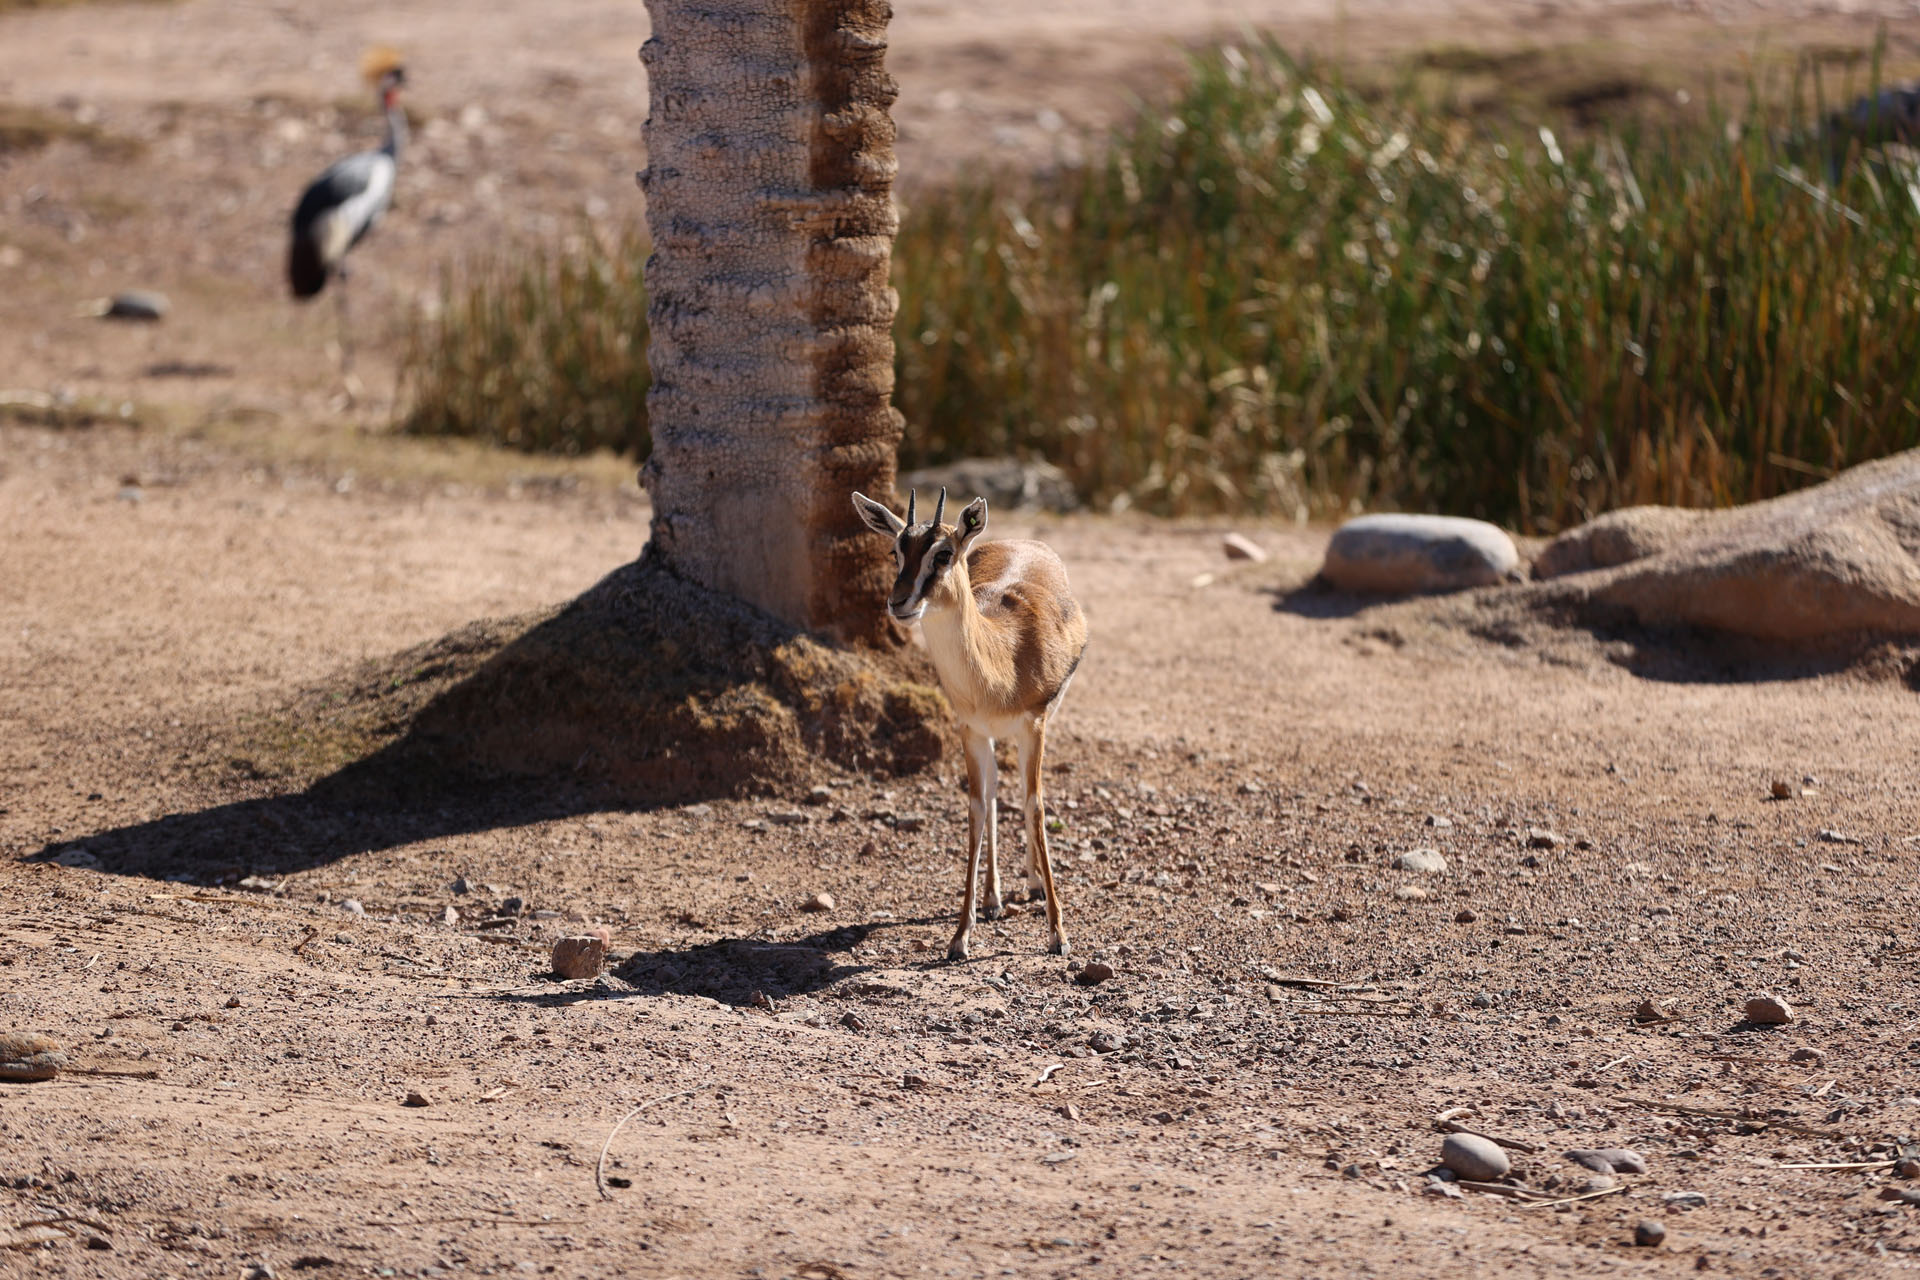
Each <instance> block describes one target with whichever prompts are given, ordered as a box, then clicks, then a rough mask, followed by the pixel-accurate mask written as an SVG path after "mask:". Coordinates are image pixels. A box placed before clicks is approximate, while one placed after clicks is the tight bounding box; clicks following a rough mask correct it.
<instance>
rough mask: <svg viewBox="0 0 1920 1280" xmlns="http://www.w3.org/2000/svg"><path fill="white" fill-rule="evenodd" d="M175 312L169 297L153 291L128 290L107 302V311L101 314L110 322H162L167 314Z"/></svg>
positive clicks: (115, 295)
mask: <svg viewBox="0 0 1920 1280" xmlns="http://www.w3.org/2000/svg"><path fill="white" fill-rule="evenodd" d="M171 310H173V304H172V303H171V302H169V301H168V300H167V295H166V294H164V293H157V292H155V291H154V290H152V289H128V290H127V291H125V292H124V293H116V294H114V295H113V297H112V298H111V299H110V300H109V301H108V302H107V306H106V310H104V311H102V312H101V313H100V314H101V315H103V316H106V317H107V318H108V319H110V320H162V319H165V318H166V314H167V312H169V311H171Z"/></svg>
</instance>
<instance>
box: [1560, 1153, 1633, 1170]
mask: <svg viewBox="0 0 1920 1280" xmlns="http://www.w3.org/2000/svg"><path fill="white" fill-rule="evenodd" d="M1566 1154H1567V1159H1569V1160H1571V1161H1573V1162H1574V1163H1575V1164H1577V1165H1579V1166H1580V1167H1581V1168H1582V1169H1591V1170H1593V1171H1594V1172H1595V1173H1645V1172H1646V1171H1647V1162H1646V1160H1645V1159H1644V1158H1643V1157H1642V1156H1641V1155H1640V1153H1639V1152H1637V1151H1629V1150H1627V1149H1626V1148H1625V1147H1607V1148H1605V1149H1603V1150H1594V1149H1592V1148H1587V1147H1580V1148H1576V1149H1575V1150H1572V1151H1569V1152H1567V1153H1566Z"/></svg>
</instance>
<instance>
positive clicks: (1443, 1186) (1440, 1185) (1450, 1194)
mask: <svg viewBox="0 0 1920 1280" xmlns="http://www.w3.org/2000/svg"><path fill="white" fill-rule="evenodd" d="M1422 1190H1423V1191H1425V1192H1426V1194H1427V1195H1430V1196H1444V1197H1446V1198H1447V1199H1449V1200H1461V1199H1465V1198H1466V1192H1464V1191H1462V1190H1461V1189H1460V1188H1458V1187H1456V1186H1454V1185H1453V1184H1452V1183H1451V1182H1429V1183H1428V1184H1427V1185H1426V1186H1425V1187H1424V1188H1422Z"/></svg>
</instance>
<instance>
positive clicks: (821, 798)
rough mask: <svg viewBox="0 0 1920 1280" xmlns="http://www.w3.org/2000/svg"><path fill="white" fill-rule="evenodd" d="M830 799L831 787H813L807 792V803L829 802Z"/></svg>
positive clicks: (831, 796) (831, 797)
mask: <svg viewBox="0 0 1920 1280" xmlns="http://www.w3.org/2000/svg"><path fill="white" fill-rule="evenodd" d="M832 800H833V788H832V787H815V788H814V789H813V790H811V791H809V792H807V803H808V804H828V803H831V802H832Z"/></svg>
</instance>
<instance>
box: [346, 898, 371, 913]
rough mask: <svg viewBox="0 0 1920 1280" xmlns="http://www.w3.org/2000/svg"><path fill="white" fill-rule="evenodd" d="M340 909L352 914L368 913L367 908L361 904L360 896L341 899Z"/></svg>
mask: <svg viewBox="0 0 1920 1280" xmlns="http://www.w3.org/2000/svg"><path fill="white" fill-rule="evenodd" d="M340 909H341V910H342V911H344V912H346V913H347V914H348V915H350V916H363V915H365V914H367V909H366V908H365V907H363V906H361V905H360V899H358V898H342V899H340Z"/></svg>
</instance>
